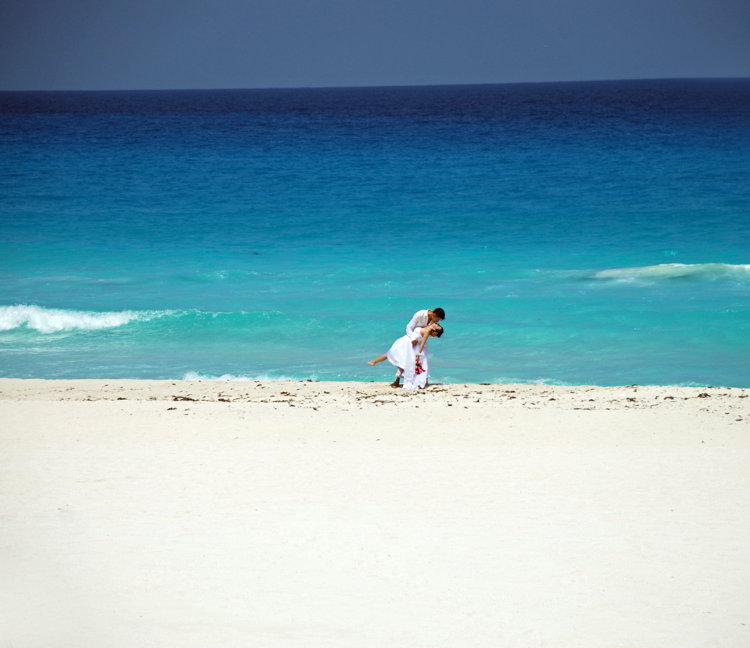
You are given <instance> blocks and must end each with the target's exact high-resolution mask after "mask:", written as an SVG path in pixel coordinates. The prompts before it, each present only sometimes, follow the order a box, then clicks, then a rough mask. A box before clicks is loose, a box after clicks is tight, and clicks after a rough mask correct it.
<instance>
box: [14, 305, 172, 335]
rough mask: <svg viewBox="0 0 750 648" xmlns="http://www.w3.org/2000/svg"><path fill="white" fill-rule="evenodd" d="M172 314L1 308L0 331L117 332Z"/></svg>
mask: <svg viewBox="0 0 750 648" xmlns="http://www.w3.org/2000/svg"><path fill="white" fill-rule="evenodd" d="M169 312H170V311H116V312H103V313H102V312H96V311H76V310H64V309H59V308H44V307H42V306H34V305H29V304H16V305H14V306H0V331H11V330H13V329H18V328H29V329H33V330H35V331H38V332H39V333H57V332H59V331H72V330H84V331H96V330H99V329H107V328H115V327H117V326H123V325H124V324H127V323H128V322H132V321H137V320H140V321H143V320H150V319H154V318H157V317H163V316H164V315H168V314H169Z"/></svg>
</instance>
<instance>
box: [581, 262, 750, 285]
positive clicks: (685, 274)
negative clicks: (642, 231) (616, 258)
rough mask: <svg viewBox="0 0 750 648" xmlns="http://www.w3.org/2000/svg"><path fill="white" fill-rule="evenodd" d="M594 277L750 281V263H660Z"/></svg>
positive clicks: (635, 279) (627, 281)
mask: <svg viewBox="0 0 750 648" xmlns="http://www.w3.org/2000/svg"><path fill="white" fill-rule="evenodd" d="M589 276H590V278H592V279H605V280H609V281H619V282H626V283H632V282H637V281H658V280H669V279H696V280H707V281H715V280H722V279H723V280H726V279H729V280H734V281H750V264H745V265H732V264H729V263H661V264H659V265H650V266H638V267H634V268H612V269H608V270H600V271H599V272H595V273H593V274H592V275H589Z"/></svg>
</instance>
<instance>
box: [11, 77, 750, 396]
mask: <svg viewBox="0 0 750 648" xmlns="http://www.w3.org/2000/svg"><path fill="white" fill-rule="evenodd" d="M749 298H750V80H748V79H733V80H732V79H714V80H686V79H681V80H648V81H611V82H586V83H578V82H576V83H544V84H510V85H481V86H443V87H382V88H337V89H284V90H225V91H218V90H211V91H203V90H201V91H198V90H196V91H163V92H162V91H143V92H125V91H123V92H28V93H26V92H3V93H0V376H4V377H20V378H164V379H167V378H168V379H177V378H193V379H196V378H222V379H225V380H229V379H234V380H242V379H247V380H273V379H285V378H289V379H297V380H303V379H312V380H375V381H386V380H392V378H393V375H394V373H395V370H394V369H393V367H391V366H390V365H389V364H388V363H384V364H381V365H378V366H377V367H370V366H368V365H367V364H366V361H367V360H370V359H372V358H374V357H376V356H377V355H379V354H381V353H384V352H385V351H386V350H387V349H388V348H389V346H390V345H391V343H392V342H393V341H394V340H395V339H396V338H398V337H399V336H401V335H403V334H404V328H405V326H406V323H407V322H408V321H409V319H410V317H411V315H412V314H413V313H414V312H415V311H416V310H418V309H422V308H435V307H442V308H444V309H445V311H446V320H445V322H444V325H445V335H444V336H443V337H442V338H440V339H434V340H431V341H430V366H431V372H432V374H431V381H432V382H445V383H452V382H490V383H517V382H518V383H533V382H539V383H552V384H597V385H625V384H628V385H629V384H682V385H716V386H737V387H750V302H749Z"/></svg>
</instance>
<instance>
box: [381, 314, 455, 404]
mask: <svg viewBox="0 0 750 648" xmlns="http://www.w3.org/2000/svg"><path fill="white" fill-rule="evenodd" d="M442 334H443V327H442V326H440V324H437V323H435V324H430V325H429V326H424V327H422V328H416V329H414V333H413V334H412V337H410V336H408V335H404V336H402V337H400V338H399V339H398V340H396V341H395V342H394V343H393V345H392V346H391V348H390V349H388V353H384V354H383V355H381V356H378V357H377V358H375V360H370V362H368V363H367V364H369V365H372V366H375V365H376V364H378V363H380V362H383V361H385V360H388V361H389V362H390V363H391V364H393V365H395V366H396V367H397V368H398V375H397V376H396V380H395V381H394V382H392V383H391V387H400V386H401V385H400V384H399V381H400V380H401V376H403V377H404V389H423V388H424V387H426V386H427V375H428V373H429V364H428V361H427V339H428V338H431V337H440V336H441V335H442ZM417 346H418V347H419V348H418V349H417Z"/></svg>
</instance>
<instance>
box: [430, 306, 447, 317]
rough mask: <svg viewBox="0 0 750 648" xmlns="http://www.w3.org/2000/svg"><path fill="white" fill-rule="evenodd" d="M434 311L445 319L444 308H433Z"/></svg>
mask: <svg viewBox="0 0 750 648" xmlns="http://www.w3.org/2000/svg"><path fill="white" fill-rule="evenodd" d="M432 312H433V313H435V315H437V316H438V317H439V318H440V319H445V311H444V310H443V309H442V308H433V309H432Z"/></svg>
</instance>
